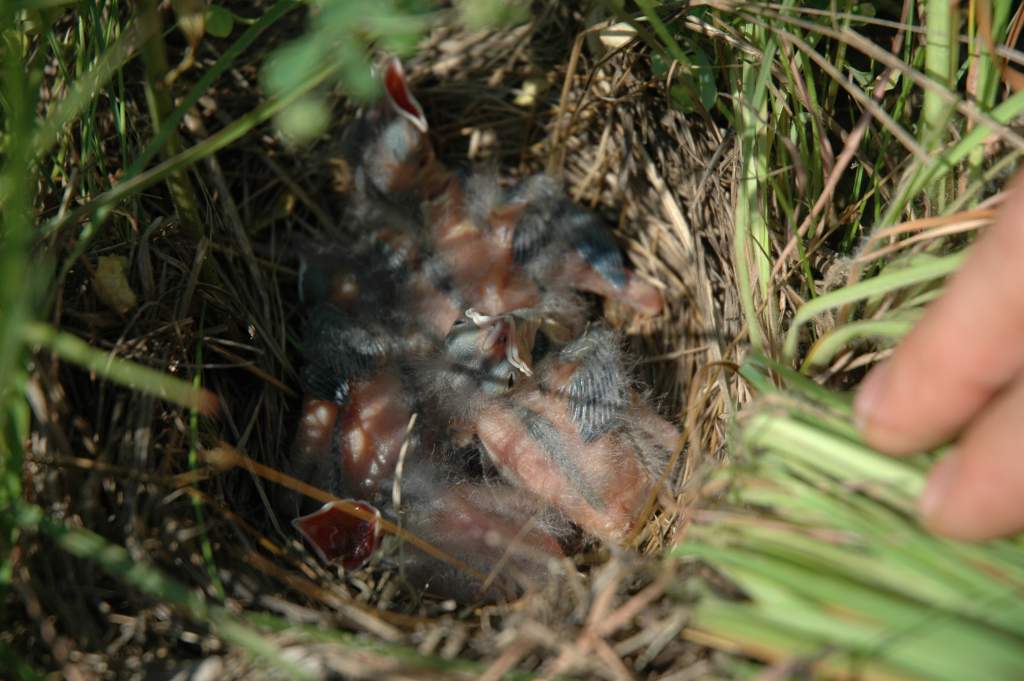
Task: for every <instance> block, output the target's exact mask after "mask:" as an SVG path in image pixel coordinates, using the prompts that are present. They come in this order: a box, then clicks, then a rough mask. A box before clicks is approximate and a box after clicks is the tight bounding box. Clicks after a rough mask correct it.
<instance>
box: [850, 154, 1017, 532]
mask: <svg viewBox="0 0 1024 681" xmlns="http://www.w3.org/2000/svg"><path fill="white" fill-rule="evenodd" d="M1022 341H1024V173H1022V174H1020V175H1018V176H1017V178H1016V179H1015V180H1014V181H1013V182H1012V183H1011V186H1010V188H1009V194H1008V195H1007V197H1006V200H1005V202H1004V204H1003V206H1002V208H1001V210H1000V212H999V215H998V217H997V219H996V222H995V224H994V225H993V226H992V227H991V228H990V229H989V231H988V232H987V233H985V234H983V235H982V236H981V237H980V238H979V239H978V241H977V242H976V243H975V245H974V246H973V247H972V248H971V252H970V254H969V255H968V257H967V260H966V261H965V263H964V265H963V267H962V268H961V270H960V271H959V272H957V273H956V274H955V275H954V276H953V277H952V279H951V280H950V282H949V284H948V286H947V289H946V291H945V292H944V293H943V295H942V297H941V298H939V299H938V300H936V301H935V303H934V304H933V305H932V306H931V307H930V308H929V310H928V311H927V313H926V314H925V316H924V317H923V318H922V320H921V322H920V323H919V324H917V326H916V327H915V328H914V330H913V331H912V332H911V333H910V335H908V336H907V338H906V339H905V340H904V341H903V342H902V344H901V345H900V346H899V347H898V348H897V350H896V352H895V353H894V354H893V356H892V357H891V358H890V359H889V360H888V361H886V362H885V363H884V364H883V365H881V366H879V367H877V368H875V369H874V370H873V371H872V372H871V373H870V374H869V375H868V377H867V378H866V379H865V381H864V383H863V385H862V386H861V388H860V391H859V393H858V395H857V399H856V402H855V413H856V417H857V421H858V424H859V425H860V428H861V431H862V433H863V434H864V437H865V438H866V440H867V442H868V443H869V444H871V445H872V446H873V447H876V448H877V449H880V450H882V451H884V452H887V453H889V454H893V455H905V454H911V453H913V452H917V451H921V450H924V449H928V448H931V447H935V446H937V445H940V444H942V443H944V442H948V441H950V440H951V439H954V438H955V442H954V445H953V447H952V451H951V452H950V453H949V454H948V455H946V456H945V457H944V458H943V459H942V460H941V461H940V462H939V463H938V464H936V465H935V467H934V468H933V470H932V471H931V475H930V476H929V479H928V484H927V487H926V489H925V491H924V494H923V495H922V496H921V499H920V502H919V511H920V515H921V520H922V522H923V524H924V525H925V526H926V527H928V528H929V529H931V530H933V531H934V532H936V533H938V534H942V535H945V536H948V537H953V538H957V539H966V540H981V539H988V538H993V537H1000V536H1006V535H1010V534H1013V533H1015V532H1019V531H1021V530H1024V371H1022V370H1024V342H1022Z"/></svg>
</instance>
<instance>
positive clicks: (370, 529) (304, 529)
mask: <svg viewBox="0 0 1024 681" xmlns="http://www.w3.org/2000/svg"><path fill="white" fill-rule="evenodd" d="M349 503H350V504H352V505H353V506H355V507H356V508H358V509H360V510H362V511H366V512H368V513H371V514H373V516H374V519H373V520H364V519H362V518H357V517H356V516H354V515H352V514H351V513H347V512H345V511H343V510H341V509H340V508H338V507H337V505H336V504H326V505H325V506H324V507H323V508H321V509H320V510H319V511H314V512H313V513H310V514H309V515H304V516H302V517H301V518H296V519H295V520H293V521H292V524H293V525H294V526H295V529H297V530H298V531H299V532H301V533H302V536H304V537H305V538H306V539H308V540H309V543H310V544H312V545H313V548H315V549H316V551H317V553H319V554H320V557H321V558H323V559H324V561H326V562H328V563H335V562H339V563H341V566H342V567H344V568H345V569H346V570H354V569H356V568H358V567H360V566H361V565H363V564H364V563H365V562H366V561H368V560H369V559H370V556H372V555H373V552H374V550H376V548H377V540H378V532H377V520H376V516H377V515H378V514H377V509H375V508H374V507H373V506H370V505H369V504H364V503H363V502H361V501H350V502H349Z"/></svg>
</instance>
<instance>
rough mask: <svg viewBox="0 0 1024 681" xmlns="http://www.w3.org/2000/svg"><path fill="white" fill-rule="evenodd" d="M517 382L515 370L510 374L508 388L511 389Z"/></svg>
mask: <svg viewBox="0 0 1024 681" xmlns="http://www.w3.org/2000/svg"><path fill="white" fill-rule="evenodd" d="M515 384H516V373H515V372H514V371H513V372H512V373H510V374H509V375H508V385H507V387H508V389H509V390H511V389H512V388H513V386H515Z"/></svg>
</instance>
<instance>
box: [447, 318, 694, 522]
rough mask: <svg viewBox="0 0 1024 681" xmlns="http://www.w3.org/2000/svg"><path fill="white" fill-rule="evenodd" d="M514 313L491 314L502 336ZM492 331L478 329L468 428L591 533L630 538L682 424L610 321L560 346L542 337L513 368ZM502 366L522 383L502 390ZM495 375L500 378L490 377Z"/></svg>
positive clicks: (507, 470)
mask: <svg viewBox="0 0 1024 681" xmlns="http://www.w3.org/2000/svg"><path fill="white" fill-rule="evenodd" d="M509 317H511V316H510V315H506V316H505V318H503V319H500V320H495V321H494V323H495V324H496V325H497V326H498V327H501V326H504V327H505V330H504V331H503V332H502V333H503V335H504V337H506V338H508V337H510V336H511V334H512V331H511V330H510V329H509V328H508V325H509V323H510V322H509V321H508V318H509ZM457 331H458V332H459V334H460V335H467V334H468V332H466V331H462V330H461V329H460V330H457V329H453V333H455V332H457ZM469 331H470V332H471V331H472V328H470V329H469ZM494 334H495V330H494V329H493V328H487V327H483V328H478V329H477V330H476V335H477V336H478V338H477V340H476V345H475V347H476V348H477V349H478V350H479V351H480V353H481V354H480V357H479V358H478V365H477V367H476V368H475V370H474V372H472V373H471V374H469V377H472V376H475V377H477V378H478V381H479V382H478V386H479V393H478V397H477V398H475V399H474V400H473V401H472V402H471V403H472V404H473V405H474V406H473V407H472V408H471V409H470V410H469V414H468V416H467V417H466V418H467V421H468V422H469V426H468V427H469V428H471V429H472V432H474V433H475V435H476V436H477V437H478V438H479V441H480V442H481V444H482V446H483V448H484V450H485V451H486V452H487V454H488V456H489V458H490V459H491V461H493V462H494V464H495V465H496V466H497V468H498V469H499V470H500V471H501V473H502V475H503V476H504V477H506V478H507V479H508V480H509V481H510V482H512V483H513V484H515V485H517V486H519V487H521V488H522V489H524V490H527V491H529V492H531V493H532V494H533V495H535V496H536V497H538V498H539V499H541V500H542V501H544V502H545V503H547V504H549V505H551V506H553V507H554V508H556V509H557V510H559V511H560V512H562V513H564V514H565V515H566V516H568V517H569V518H570V519H571V520H572V521H573V522H575V523H576V524H577V525H579V526H580V527H582V528H583V529H584V530H586V531H587V532H589V533H590V534H592V535H595V536H598V537H601V538H603V539H606V540H610V541H614V542H621V541H623V540H625V539H626V538H627V536H628V535H629V532H630V531H631V530H632V528H633V526H634V523H635V522H636V520H637V514H638V513H639V512H640V510H641V509H642V507H643V505H644V501H645V500H646V499H647V497H648V495H649V494H650V493H651V492H652V491H653V486H654V484H655V482H656V481H657V480H658V478H659V476H660V475H661V473H662V471H663V468H664V466H665V465H666V464H667V462H668V460H669V458H670V456H671V454H672V452H673V451H674V450H675V449H676V448H678V447H680V446H681V439H680V435H679V433H678V432H677V431H676V430H675V428H673V427H672V426H671V425H670V424H668V423H667V422H665V421H664V420H663V419H661V418H660V417H659V416H658V415H657V414H656V413H655V412H654V411H653V410H652V409H651V408H650V407H649V406H647V405H646V404H645V403H644V402H643V400H642V399H640V397H639V395H638V394H637V393H636V392H635V391H634V390H633V389H632V388H631V386H630V384H629V379H628V377H627V374H626V371H625V368H624V366H623V363H622V359H621V355H620V353H619V349H618V341H617V339H616V337H615V335H614V334H613V333H612V332H611V331H610V330H609V329H606V328H603V327H595V328H591V329H590V330H588V331H587V332H585V333H584V334H583V335H581V336H580V337H578V338H577V339H575V340H573V341H571V342H569V343H567V344H565V345H562V346H561V347H558V346H557V344H553V343H550V342H546V343H545V345H546V346H547V348H548V353H547V355H546V356H541V355H539V354H538V353H536V352H534V353H533V354H532V356H531V363H532V364H533V366H532V368H531V369H530V371H529V374H527V372H525V371H520V372H519V374H515V373H514V372H512V371H511V370H510V368H509V367H510V365H511V366H515V362H513V361H512V360H511V359H510V354H512V353H511V351H510V350H509V349H508V348H507V347H506V348H501V347H500V346H499V345H496V344H491V343H489V342H488V339H489V338H490V337H492V336H493V335H494ZM459 345H460V346H461V347H468V346H470V343H469V342H468V339H463V340H462V341H461V342H460V344H459ZM535 347H536V346H535ZM517 354H518V353H517ZM461 363H462V364H466V361H465V360H463V361H462V362H461ZM505 375H509V376H513V377H518V378H519V381H518V383H517V382H516V381H515V380H511V381H510V382H509V384H510V387H509V388H508V389H507V390H505V391H500V390H499V391H496V390H495V388H496V387H500V386H501V383H500V380H501V378H502V377H503V376H505ZM469 377H467V380H469ZM493 377H497V378H498V380H497V381H493V382H492V383H490V384H489V385H488V384H487V383H486V380H489V379H493ZM496 392H498V393H500V394H495V393H496Z"/></svg>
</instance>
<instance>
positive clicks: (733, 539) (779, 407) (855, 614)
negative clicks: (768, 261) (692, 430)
mask: <svg viewBox="0 0 1024 681" xmlns="http://www.w3.org/2000/svg"><path fill="white" fill-rule="evenodd" d="M742 374H743V376H744V377H745V378H746V379H747V380H748V381H749V383H750V384H751V385H752V386H754V387H755V389H756V392H757V397H756V400H755V402H754V404H753V405H752V406H751V407H750V408H749V409H748V410H746V411H745V412H744V414H743V415H742V416H741V418H740V420H739V423H738V424H737V427H738V430H739V432H738V435H737V445H739V447H742V449H743V450H744V451H745V452H746V454H742V453H740V451H739V449H737V451H736V456H737V461H736V462H734V463H733V464H732V465H731V466H730V467H728V468H727V469H724V470H722V471H720V472H718V473H717V474H715V475H714V476H713V479H712V482H713V483H716V482H717V483H722V482H724V483H727V484H728V489H729V492H728V493H727V494H726V498H727V499H728V504H727V506H726V507H724V508H720V509H717V510H706V511H700V512H698V513H697V517H696V519H695V521H694V523H693V524H692V525H691V526H690V527H689V529H688V534H687V539H686V541H685V543H683V544H682V545H680V546H679V547H677V548H676V549H675V550H674V551H673V555H675V556H676V557H678V558H680V559H681V560H684V561H691V560H694V559H701V560H703V561H706V562H707V563H709V564H710V565H712V566H714V567H715V569H716V570H718V571H720V572H721V573H722V574H723V575H724V576H725V577H727V578H728V580H729V581H731V582H732V583H733V584H735V585H736V586H737V587H738V588H739V589H740V590H741V591H742V592H743V593H744V594H745V596H746V597H747V598H749V600H746V601H742V600H741V601H737V600H736V599H735V597H734V596H732V597H725V596H722V595H718V594H717V593H715V591H714V589H708V590H707V591H706V593H705V594H704V596H703V598H702V599H701V600H700V602H699V604H698V605H697V607H696V612H695V614H694V621H693V623H692V629H691V631H690V636H691V638H693V639H694V640H698V641H701V642H705V643H710V644H711V645H714V646H716V647H721V648H723V649H725V650H731V651H733V652H743V653H745V654H749V655H752V656H754V657H756V658H759V659H762V660H765V661H769V662H772V663H774V664H779V665H781V664H784V663H790V664H795V665H797V666H798V667H799V668H805V669H807V670H813V672H814V673H815V674H820V675H821V676H825V677H836V678H859V679H891V678H914V679H934V680H936V681H939V680H943V681H945V680H948V681H954V680H962V679H968V678H972V679H1013V678H1020V674H1021V673H1022V672H1024V655H1022V651H1024V541H1022V540H1021V538H1016V539H1012V540H1003V541H996V542H990V543H988V544H984V545H975V544H963V543H957V542H952V541H948V540H945V539H941V538H938V537H935V536H932V535H930V534H929V533H928V532H926V531H925V530H924V529H922V528H921V527H920V526H918V524H917V522H916V520H915V518H914V507H915V499H916V496H917V494H918V493H919V492H920V491H921V489H922V488H923V486H924V480H925V472H926V467H927V465H928V464H929V462H930V460H931V457H930V456H927V455H921V456H918V457H915V458H912V459H900V460H896V459H892V458H890V457H886V456H882V455H881V454H878V453H876V452H874V451H872V450H871V449H870V448H868V447H867V446H865V445H864V444H863V443H862V442H861V441H860V440H859V438H858V437H857V435H856V433H855V431H854V429H853V428H852V427H851V425H850V422H851V414H850V407H849V400H848V397H847V396H845V395H842V394H839V393H832V392H827V391H824V390H823V389H822V388H821V387H820V386H818V385H817V384H814V383H813V382H811V381H808V380H807V379H806V378H804V377H802V376H800V375H799V374H796V373H795V372H792V371H790V370H787V369H785V368H783V367H782V366H781V365H778V364H775V363H773V362H770V361H768V360H765V359H763V358H754V359H752V360H751V361H749V362H748V363H747V364H746V365H745V366H744V367H743V369H742ZM773 375H774V376H775V377H776V378H778V379H780V380H779V381H778V383H776V382H775V380H773Z"/></svg>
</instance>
